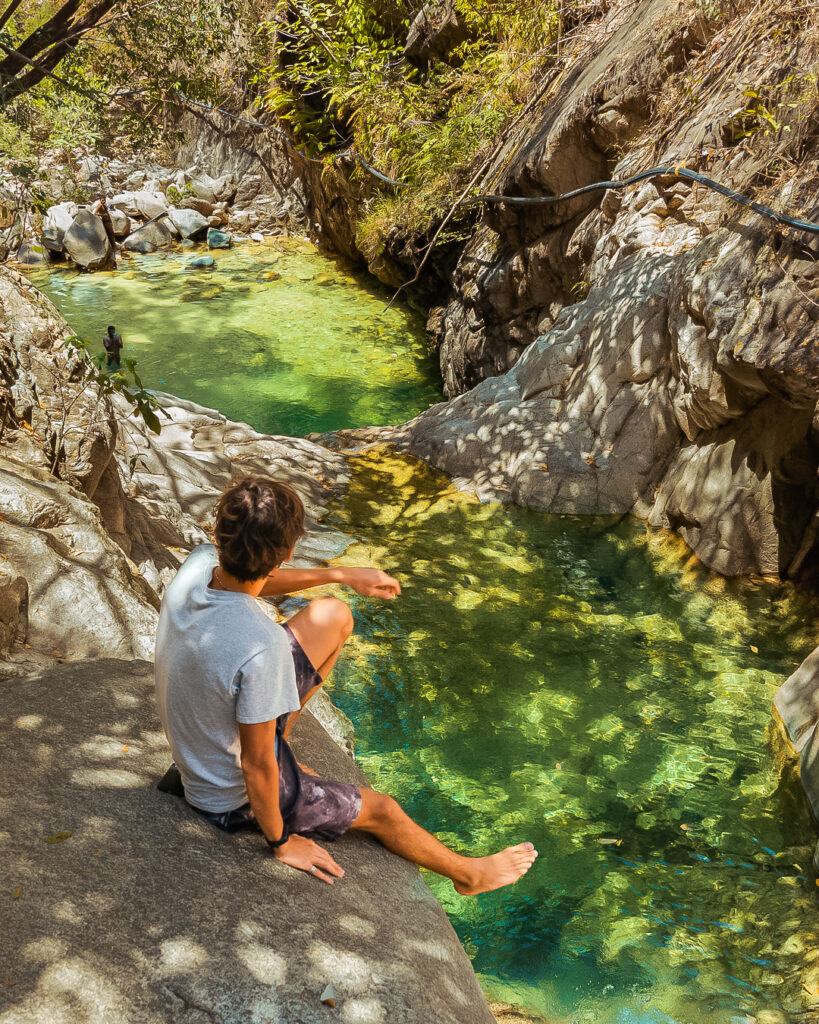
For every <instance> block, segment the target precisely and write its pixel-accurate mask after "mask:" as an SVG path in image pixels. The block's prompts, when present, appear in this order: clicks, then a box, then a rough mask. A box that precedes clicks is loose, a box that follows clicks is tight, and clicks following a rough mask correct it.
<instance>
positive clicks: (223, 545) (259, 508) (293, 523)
mask: <svg viewBox="0 0 819 1024" xmlns="http://www.w3.org/2000/svg"><path fill="white" fill-rule="evenodd" d="M303 532H304V505H303V504H302V501H301V498H300V497H299V496H298V494H296V492H295V491H294V490H293V488H292V487H290V485H289V484H283V483H279V482H278V481H277V480H271V479H269V478H268V477H264V476H247V477H245V478H244V479H243V480H239V481H238V483H235V484H232V485H231V486H230V487H228V489H227V490H226V491H225V493H224V494H223V495H222V497H221V498H220V499H219V504H218V506H217V508H216V526H215V527H214V531H213V539H214V543H215V544H216V549H217V550H218V552H219V564H220V565H221V566H222V568H223V569H224V570H225V571H226V572H229V573H230V575H231V576H235V577H236V579H237V580H240V581H241V582H242V583H250V582H252V581H253V580H258V579H261V578H262V576H267V575H268V573H270V572H271V571H272V570H273V569H275V568H276V566H277V565H280V564H281V563H282V562H283V561H284V560H285V558H287V556H288V555H289V554H290V550H291V548H292V547H293V545H294V544H295V543H296V541H297V540H298V539H299V537H300V536H301V535H302V533H303Z"/></svg>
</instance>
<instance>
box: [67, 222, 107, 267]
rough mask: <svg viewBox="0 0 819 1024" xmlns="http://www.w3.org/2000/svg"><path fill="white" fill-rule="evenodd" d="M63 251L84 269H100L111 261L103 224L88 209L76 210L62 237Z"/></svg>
mask: <svg viewBox="0 0 819 1024" xmlns="http://www.w3.org/2000/svg"><path fill="white" fill-rule="evenodd" d="M63 246H64V248H65V251H66V252H67V253H68V255H69V256H70V257H71V259H72V260H73V261H74V262H75V263H77V264H78V265H79V266H81V267H83V268H84V269H85V270H100V269H101V268H102V267H104V266H107V264H108V263H109V262H110V261H111V243H110V242H109V241H108V235H107V233H106V231H105V225H104V224H103V223H102V221H101V220H100V218H99V217H96V216H95V215H94V214H93V213H91V211H90V210H86V209H81V210H78V211H77V216H76V217H75V218H74V223H73V224H72V225H71V227H70V228H69V229H68V231H66V233H65V238H64V239H63Z"/></svg>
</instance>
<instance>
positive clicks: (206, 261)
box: [188, 256, 216, 269]
mask: <svg viewBox="0 0 819 1024" xmlns="http://www.w3.org/2000/svg"><path fill="white" fill-rule="evenodd" d="M215 265H216V260H215V259H214V258H213V257H212V256H195V257H194V258H193V259H192V260H188V266H189V267H193V268H194V269H202V268H205V267H213V266H215Z"/></svg>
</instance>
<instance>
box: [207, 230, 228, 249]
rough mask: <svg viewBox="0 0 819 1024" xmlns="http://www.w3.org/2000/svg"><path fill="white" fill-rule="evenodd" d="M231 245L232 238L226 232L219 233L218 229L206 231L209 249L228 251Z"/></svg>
mask: <svg viewBox="0 0 819 1024" xmlns="http://www.w3.org/2000/svg"><path fill="white" fill-rule="evenodd" d="M232 244H233V236H232V235H231V234H230V233H229V232H227V231H220V230H219V229H218V228H209V229H208V248H209V249H229V248H230V247H231V245H232Z"/></svg>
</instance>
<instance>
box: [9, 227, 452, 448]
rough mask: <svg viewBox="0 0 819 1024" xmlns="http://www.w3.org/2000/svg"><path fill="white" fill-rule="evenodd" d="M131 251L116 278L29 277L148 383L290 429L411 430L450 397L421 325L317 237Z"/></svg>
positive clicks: (65, 271) (55, 273)
mask: <svg viewBox="0 0 819 1024" xmlns="http://www.w3.org/2000/svg"><path fill="white" fill-rule="evenodd" d="M205 251H206V250H203V249H202V248H201V247H199V248H196V249H194V248H191V249H187V250H185V251H183V252H178V251H176V252H168V253H154V254H151V255H148V256H134V257H127V256H126V257H125V258H124V259H123V261H122V262H121V263H120V266H119V269H118V270H117V271H114V272H109V273H96V274H82V273H78V272H77V271H76V270H75V269H72V268H69V267H64V268H56V269H48V270H40V271H34V270H31V271H29V272H28V273H29V276H30V277H31V279H32V281H33V283H34V284H35V285H36V286H37V287H38V288H40V289H41V290H42V291H43V292H45V294H46V295H48V297H49V298H50V299H51V300H52V302H53V303H54V304H55V305H56V306H57V308H58V309H59V310H60V312H61V313H62V314H63V316H64V317H65V318H66V319H67V320H68V322H69V323H70V324H71V326H72V328H73V329H74V330H75V331H76V332H77V334H78V335H79V336H80V337H82V338H86V339H88V340H90V341H91V342H92V343H93V345H94V347H95V350H98V351H100V352H102V351H103V349H102V336H103V334H104V333H105V330H106V327H107V325H108V324H115V325H116V327H117V329H118V331H119V333H120V334H121V335H122V337H123V341H124V342H125V349H124V355H125V356H126V357H127V356H132V357H135V358H136V359H137V364H138V365H137V370H138V372H139V374H140V376H141V377H142V380H143V383H144V384H145V386H146V387H150V388H157V389H159V390H161V391H168V392H170V393H171V394H174V395H180V396H182V397H183V398H188V399H191V400H192V401H195V402H199V403H200V404H203V405H208V406H212V407H214V408H217V409H219V411H220V412H222V413H224V414H225V415H226V416H227V417H228V418H229V419H234V420H241V421H244V422H249V423H251V424H252V425H253V426H254V427H256V429H257V430H262V431H265V432H269V433H281V434H292V435H296V436H299V435H303V434H308V433H310V432H312V431H323V430H335V429H338V428H342V427H351V426H360V425H364V424H367V425H369V424H384V423H401V422H403V421H404V420H406V419H410V418H411V417H412V416H414V415H416V413H418V412H420V411H421V409H425V408H426V407H427V406H428V405H430V404H431V403H433V402H439V401H440V400H441V397H442V394H441V388H440V375H439V374H438V371H437V367H436V366H435V364H434V361H433V360H432V359H431V358H430V356H429V355H428V353H427V340H426V334H425V332H424V325H423V322H422V321H421V318H420V317H419V316H418V315H417V314H415V313H413V312H412V311H411V310H409V309H407V308H406V307H403V306H400V305H396V306H393V308H392V309H390V310H389V311H388V312H384V307H385V304H386V302H387V301H388V300H389V298H390V293H389V292H388V291H387V290H385V289H382V288H380V287H378V286H377V285H374V284H373V282H372V279H364V278H362V277H361V276H359V275H357V274H356V273H355V272H354V271H353V270H352V269H351V268H350V267H349V266H347V265H346V264H344V263H342V262H340V261H336V260H333V259H331V258H329V257H328V256H325V255H322V254H321V253H319V252H318V251H317V250H316V249H315V247H313V246H312V245H310V244H309V243H306V242H302V241H298V240H291V239H288V240H285V239H282V240H278V241H277V242H275V243H274V244H264V245H262V244H259V245H257V244H255V243H247V244H244V245H242V246H239V247H236V248H234V249H231V250H225V251H215V252H213V253H212V254H211V255H213V257H214V260H215V266H214V267H213V268H212V269H201V268H197V269H193V268H190V267H188V263H189V262H190V260H191V259H192V258H193V257H194V256H198V255H202V253H203V252H205Z"/></svg>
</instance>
